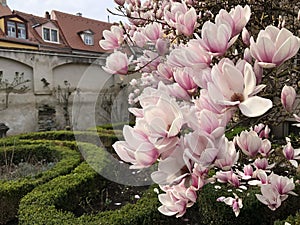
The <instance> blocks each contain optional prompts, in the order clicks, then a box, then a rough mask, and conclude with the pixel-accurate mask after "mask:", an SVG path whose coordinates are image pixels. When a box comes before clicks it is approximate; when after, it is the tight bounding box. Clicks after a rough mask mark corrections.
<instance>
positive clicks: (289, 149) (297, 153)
mask: <svg viewBox="0 0 300 225" xmlns="http://www.w3.org/2000/svg"><path fill="white" fill-rule="evenodd" d="M286 142H287V144H286V145H285V146H284V147H283V150H282V152H283V155H284V157H285V158H286V159H287V160H289V161H290V163H291V164H292V165H293V166H295V167H296V168H297V167H298V162H297V160H300V149H294V148H293V146H292V143H291V140H290V139H289V138H288V137H286Z"/></svg>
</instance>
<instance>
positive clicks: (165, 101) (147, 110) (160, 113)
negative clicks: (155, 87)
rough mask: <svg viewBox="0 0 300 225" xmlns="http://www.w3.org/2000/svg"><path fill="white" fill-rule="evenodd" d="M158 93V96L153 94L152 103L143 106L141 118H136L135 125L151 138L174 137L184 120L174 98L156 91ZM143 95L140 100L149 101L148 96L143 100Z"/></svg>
mask: <svg viewBox="0 0 300 225" xmlns="http://www.w3.org/2000/svg"><path fill="white" fill-rule="evenodd" d="M158 94H160V96H159V97H158V96H153V98H154V99H153V103H154V104H148V105H145V107H143V118H141V119H139V120H137V124H136V126H137V127H140V128H141V129H143V130H145V133H146V134H148V135H149V136H150V137H152V138H164V137H166V138H170V137H175V136H176V135H177V134H178V133H179V132H180V129H181V126H182V125H183V122H184V121H183V115H182V112H181V110H180V107H179V105H178V104H177V102H176V101H175V100H174V99H170V97H169V96H167V95H166V94H165V93H163V92H158V93H157V95H158ZM143 96H145V95H143ZM143 96H141V97H140V99H141V101H142V102H143V101H145V100H146V101H149V100H148V98H149V97H150V96H148V97H146V99H145V100H144V99H143V98H144V97H143ZM150 98H151V97H150ZM150 101H151V99H150Z"/></svg>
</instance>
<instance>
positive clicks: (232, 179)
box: [214, 170, 240, 188]
mask: <svg viewBox="0 0 300 225" xmlns="http://www.w3.org/2000/svg"><path fill="white" fill-rule="evenodd" d="M214 177H215V178H216V179H217V181H218V182H220V183H229V184H231V185H232V186H234V187H236V188H237V187H239V186H240V180H239V177H238V175H236V174H235V173H234V172H233V170H230V171H218V172H216V175H215V176H214Z"/></svg>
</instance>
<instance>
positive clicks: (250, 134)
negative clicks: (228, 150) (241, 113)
mask: <svg viewBox="0 0 300 225" xmlns="http://www.w3.org/2000/svg"><path fill="white" fill-rule="evenodd" d="M235 140H236V143H237V145H238V146H239V147H240V149H241V150H242V152H243V153H244V154H245V155H247V156H250V157H255V156H256V155H257V154H258V152H259V150H260V148H261V146H262V140H261V138H260V137H258V135H257V133H256V132H255V131H242V132H241V134H240V135H239V136H237V137H236V138H235Z"/></svg>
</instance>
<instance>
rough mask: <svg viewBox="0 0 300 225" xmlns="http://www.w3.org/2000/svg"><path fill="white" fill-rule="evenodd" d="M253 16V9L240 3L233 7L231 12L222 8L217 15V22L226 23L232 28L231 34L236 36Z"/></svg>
mask: <svg viewBox="0 0 300 225" xmlns="http://www.w3.org/2000/svg"><path fill="white" fill-rule="evenodd" d="M250 16H251V10H250V7H249V6H248V5H246V6H245V7H244V8H243V7H242V6H240V5H238V6H236V7H235V8H233V9H232V10H231V11H230V12H229V13H228V12H227V11H226V10H224V9H221V10H220V12H219V14H218V15H217V16H216V19H215V21H216V23H217V24H221V23H226V24H228V25H229V26H230V28H231V36H232V37H234V36H236V35H237V34H239V33H240V32H241V31H242V30H243V28H244V27H245V26H246V24H247V23H248V21H249V19H250Z"/></svg>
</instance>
